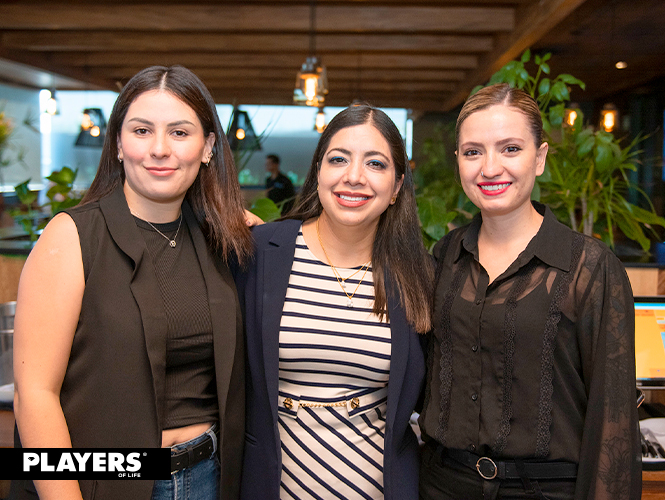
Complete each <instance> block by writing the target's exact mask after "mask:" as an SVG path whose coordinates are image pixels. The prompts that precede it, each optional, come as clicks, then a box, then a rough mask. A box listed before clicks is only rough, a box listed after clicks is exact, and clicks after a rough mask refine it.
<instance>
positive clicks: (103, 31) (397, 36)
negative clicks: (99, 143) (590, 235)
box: [0, 0, 665, 111]
mask: <svg viewBox="0 0 665 500" xmlns="http://www.w3.org/2000/svg"><path fill="white" fill-rule="evenodd" d="M623 3H625V4H627V5H633V2H623ZM635 3H637V4H645V3H646V4H653V5H654V7H653V8H654V9H655V10H656V11H658V12H662V11H663V7H662V4H665V2H663V1H662V0H657V1H651V2H649V1H648V0H636V2H635ZM584 4H586V6H585V5H584ZM605 4H613V5H614V4H617V2H616V1H614V2H601V1H599V0H587V1H586V2H585V0H505V1H504V0H500V1H492V0H471V1H452V0H449V1H447V0H443V1H421V0H412V1H409V2H403V1H397V0H393V1H391V0H384V1H371V0H347V1H340V0H318V1H317V2H316V9H315V13H316V15H315V26H316V37H315V45H316V54H317V55H318V56H319V58H320V59H321V60H322V61H323V63H324V64H325V65H326V67H327V68H328V79H329V87H330V93H329V95H328V97H327V100H326V102H327V104H328V105H335V106H344V105H347V104H349V103H350V102H351V101H353V100H354V99H362V100H366V101H369V102H371V103H373V104H375V105H378V106H386V107H405V108H411V109H414V110H422V111H441V110H448V109H451V108H453V107H455V106H456V105H458V104H459V103H460V102H462V101H463V99H464V98H465V97H466V95H467V94H468V92H469V90H470V89H471V88H472V87H473V86H475V85H477V84H479V83H482V82H483V81H486V80H487V78H488V77H489V76H490V75H491V74H492V73H493V72H494V71H496V70H497V69H498V68H500V67H501V66H502V65H503V64H505V63H506V62H507V61H509V60H510V59H512V58H514V57H518V56H519V54H520V53H521V52H522V51H523V50H524V49H525V48H526V47H529V46H535V45H538V44H540V45H541V46H542V47H544V48H549V49H551V47H554V48H555V49H557V50H558V51H559V52H561V53H565V50H563V49H562V47H564V48H566V50H570V49H571V47H570V43H571V40H573V39H574V35H573V34H571V33H570V31H572V30H574V29H576V30H577V31H578V32H579V30H580V29H591V30H593V28H594V26H595V25H594V23H591V24H589V25H583V23H582V21H581V20H579V19H577V20H576V21H575V22H573V21H571V20H574V19H575V14H576V12H582V11H583V9H585V8H586V11H584V12H585V15H586V16H587V17H588V16H591V17H593V15H594V14H595V13H596V12H597V11H598V9H602V8H603V7H604V5H605ZM618 5H622V2H618ZM634 11H635V9H633V12H634ZM603 12H604V11H603ZM613 12H614V13H615V12H616V7H615V8H614V11H613ZM615 17H616V16H615ZM633 17H635V16H633ZM663 18H664V20H665V15H663ZM615 24H616V23H615ZM557 26H568V27H570V30H563V31H561V30H560V31H557V29H556V28H557ZM661 26H662V24H661ZM585 27H586V28H585ZM548 33H550V35H548V37H549V38H548V37H544V35H545V34H548ZM557 36H558V37H559V38H557ZM571 37H572V38H571ZM579 41H580V40H579V39H577V40H576V42H577V45H576V46H574V47H572V50H573V52H575V51H576V50H577V49H579V45H580V44H579ZM548 43H549V45H548ZM567 44H568V45H567ZM596 45H597V44H596ZM309 48H310V2H309V1H308V0H301V1H298V0H292V1H286V0H283V1H272V2H269V1H260V0H254V1H244V2H239V1H235V2H233V1H206V0H178V1H174V0H161V1H151V0H138V1H137V2H133V1H122V0H113V1H111V0H96V1H95V2H89V1H80V0H78V1H65V0H59V1H57V0H40V1H14V0H5V1H3V2H2V4H0V58H2V59H6V60H10V61H14V62H19V63H23V64H27V65H30V66H33V67H36V68H40V69H42V70H45V71H48V72H52V73H56V74H58V75H62V76H64V77H67V78H69V79H74V80H78V81H81V82H85V85H87V86H89V87H88V88H103V89H112V90H117V89H118V88H120V87H121V86H122V85H123V84H124V83H125V82H126V81H127V80H128V79H129V78H130V77H131V76H132V75H133V74H134V73H136V72H137V71H138V70H140V69H141V68H144V67H146V66H149V65H153V64H162V65H172V64H182V65H184V66H187V67H188V68H190V69H192V70H193V71H194V72H196V73H197V74H198V75H199V76H200V77H201V78H202V79H203V80H204V82H205V83H206V85H207V86H208V88H209V89H210V90H211V92H212V94H213V96H214V98H215V100H216V101H217V102H219V103H233V102H236V103H238V104H290V103H291V102H292V95H293V86H294V83H295V75H296V72H297V71H298V69H299V67H300V65H301V64H302V63H303V61H304V60H305V58H306V57H307V56H308V55H309ZM596 49H597V47H596ZM596 49H594V50H596ZM577 52H578V53H579V50H577ZM575 65H577V66H578V67H581V68H585V67H586V66H587V65H586V63H585V62H584V61H582V60H578V59H575V57H574V54H572V55H570V60H569V61H568V62H566V64H562V65H561V69H562V70H566V69H567V68H568V67H569V66H573V67H574V66H575ZM661 66H665V65H661ZM0 78H2V75H0Z"/></svg>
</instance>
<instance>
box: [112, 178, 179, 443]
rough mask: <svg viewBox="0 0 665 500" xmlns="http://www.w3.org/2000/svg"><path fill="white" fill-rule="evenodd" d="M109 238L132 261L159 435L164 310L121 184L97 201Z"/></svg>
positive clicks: (163, 350) (133, 286)
mask: <svg viewBox="0 0 665 500" xmlns="http://www.w3.org/2000/svg"><path fill="white" fill-rule="evenodd" d="M99 205H100V208H101V210H102V213H103V214H104V219H105V221H106V225H107V227H108V230H109V233H110V234H111V237H112V238H113V240H114V241H115V242H116V244H117V245H118V247H119V248H120V249H121V250H122V251H123V252H124V253H125V254H127V256H128V257H129V258H130V259H132V261H133V262H134V275H133V276H132V281H131V283H130V289H131V292H132V294H133V296H134V299H135V300H136V303H137V304H138V306H139V311H140V313H141V322H142V324H143V336H144V338H145V346H146V351H147V354H148V359H149V360H150V368H151V372H152V381H153V389H154V391H155V394H154V396H155V397H154V401H155V405H156V414H157V416H158V419H159V422H158V426H159V430H160V435H161V429H162V423H163V416H164V374H165V373H166V342H165V339H166V334H167V325H166V313H165V311H164V305H163V303H162V300H161V294H160V291H159V284H158V283H157V277H156V275H155V270H154V266H153V265H152V262H151V261H150V257H149V255H148V254H147V249H146V246H145V243H144V241H143V237H142V236H141V233H140V232H139V229H138V227H137V226H136V223H135V222H134V219H133V218H132V214H131V212H130V211H129V207H128V206H127V201H126V199H125V194H124V192H123V190H122V186H119V187H118V188H116V190H115V191H113V192H112V193H111V194H110V195H108V196H106V197H104V198H102V199H101V200H99Z"/></svg>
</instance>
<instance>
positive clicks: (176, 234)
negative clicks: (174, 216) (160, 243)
mask: <svg viewBox="0 0 665 500" xmlns="http://www.w3.org/2000/svg"><path fill="white" fill-rule="evenodd" d="M132 215H134V216H135V217H138V218H139V219H141V220H143V221H145V222H147V223H148V224H150V227H151V228H153V229H154V230H155V231H157V232H158V233H159V234H161V235H162V236H163V237H164V238H166V241H168V242H169V245H170V246H171V248H175V246H176V241H175V240H176V238H177V237H178V232H179V231H180V225H181V224H182V211H180V222H178V229H176V230H175V234H174V235H173V239H171V238H169V237H168V236H166V235H165V234H164V233H162V232H161V231H160V230H159V229H157V228H156V227H155V226H153V225H152V222H150V221H147V220H145V219H144V218H142V217H140V216H139V215H137V214H135V213H134V212H132Z"/></svg>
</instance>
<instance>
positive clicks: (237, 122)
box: [226, 107, 261, 151]
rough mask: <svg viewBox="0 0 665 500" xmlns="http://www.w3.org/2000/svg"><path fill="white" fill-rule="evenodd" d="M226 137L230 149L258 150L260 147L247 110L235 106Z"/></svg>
mask: <svg viewBox="0 0 665 500" xmlns="http://www.w3.org/2000/svg"><path fill="white" fill-rule="evenodd" d="M226 138H227V139H228V141H229V146H230V147H231V150H232V151H238V150H253V151H258V150H260V149H261V142H260V141H259V138H258V137H257V136H256V133H255V132H254V127H252V122H251V120H250V119H249V114H248V113H247V111H241V110H239V109H238V108H237V107H234V108H233V114H232V116H231V126H230V127H229V129H228V131H227V132H226Z"/></svg>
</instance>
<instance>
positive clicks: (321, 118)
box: [314, 106, 326, 134]
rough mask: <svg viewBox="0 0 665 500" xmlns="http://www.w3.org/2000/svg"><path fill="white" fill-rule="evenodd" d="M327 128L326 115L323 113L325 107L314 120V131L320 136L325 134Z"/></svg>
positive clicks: (320, 109)
mask: <svg viewBox="0 0 665 500" xmlns="http://www.w3.org/2000/svg"><path fill="white" fill-rule="evenodd" d="M325 128H326V114H325V113H324V112H323V106H321V107H320V108H319V111H318V112H317V113H316V118H315V119H314V130H316V131H317V132H318V133H319V134H321V133H323V131H324V130H325Z"/></svg>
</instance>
